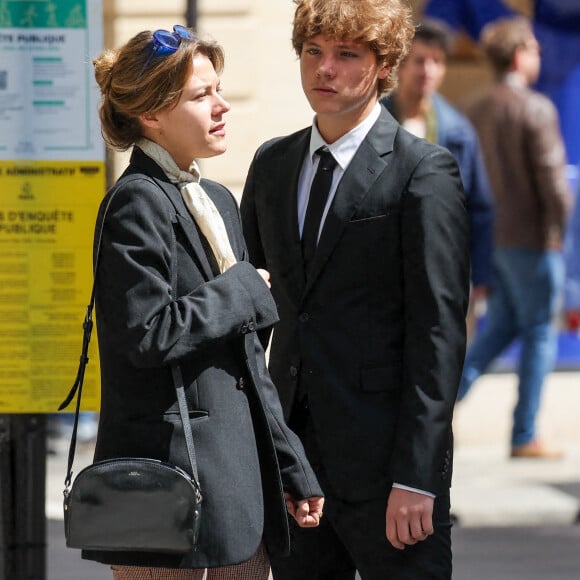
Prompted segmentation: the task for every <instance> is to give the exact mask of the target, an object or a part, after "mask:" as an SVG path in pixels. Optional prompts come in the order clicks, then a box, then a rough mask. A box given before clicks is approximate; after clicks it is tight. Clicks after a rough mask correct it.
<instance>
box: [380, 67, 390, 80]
mask: <svg viewBox="0 0 580 580" xmlns="http://www.w3.org/2000/svg"><path fill="white" fill-rule="evenodd" d="M391 68H392V67H390V66H387V65H384V66H383V67H382V68H381V69H379V73H378V75H377V76H378V77H379V78H380V79H381V80H383V79H386V78H387V77H388V76H389V75H390V74H391Z"/></svg>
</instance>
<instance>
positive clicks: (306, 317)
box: [298, 312, 310, 322]
mask: <svg viewBox="0 0 580 580" xmlns="http://www.w3.org/2000/svg"><path fill="white" fill-rule="evenodd" d="M309 318H310V316H309V314H308V312H301V313H300V314H299V315H298V320H299V321H300V322H308V320H309Z"/></svg>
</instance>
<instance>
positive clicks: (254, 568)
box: [111, 544, 272, 580]
mask: <svg viewBox="0 0 580 580" xmlns="http://www.w3.org/2000/svg"><path fill="white" fill-rule="evenodd" d="M111 569H112V571H113V580H272V574H271V572H270V560H269V559H268V554H266V549H265V548H264V546H263V545H262V544H260V547H259V548H258V551H257V552H256V553H255V554H254V555H253V556H252V557H251V558H250V559H249V560H248V561H246V562H242V563H241V564H234V565H233V566H222V567H220V568H195V569H193V568H143V567H141V566H112V567H111Z"/></svg>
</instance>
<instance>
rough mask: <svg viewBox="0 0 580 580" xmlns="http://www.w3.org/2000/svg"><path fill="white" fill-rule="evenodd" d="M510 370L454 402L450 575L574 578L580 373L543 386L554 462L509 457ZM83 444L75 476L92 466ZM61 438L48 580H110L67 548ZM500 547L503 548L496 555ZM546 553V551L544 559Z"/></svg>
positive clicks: (50, 503) (53, 458)
mask: <svg viewBox="0 0 580 580" xmlns="http://www.w3.org/2000/svg"><path fill="white" fill-rule="evenodd" d="M516 393H517V378H516V376H515V375H514V374H511V373H506V374H503V373H502V374H488V375H485V376H483V377H482V378H480V379H479V381H478V382H477V383H476V384H475V385H474V387H473V389H472V391H471V392H470V394H469V396H468V397H467V398H466V399H464V401H463V402H462V403H461V404H460V405H458V406H457V408H456V413H455V419H454V431H455V437H456V449H455V461H454V475H453V487H452V490H451V503H452V513H453V515H454V517H455V519H456V523H457V524H458V525H456V526H455V527H454V532H453V533H454V540H453V541H454V554H455V556H454V561H455V573H454V578H456V579H458V580H460V579H465V580H478V579H479V578H481V579H482V580H483V578H486V579H487V580H490V579H493V578H497V579H498V580H516V579H518V580H519V579H520V578H521V579H522V580H523V579H524V578H525V579H526V580H532V579H536V578H537V579H538V580H560V579H562V580H572V579H574V580H576V579H578V578H580V558H579V557H578V550H579V549H580V543H579V541H580V526H578V525H574V524H577V523H580V520H579V514H580V420H579V419H580V417H579V415H580V372H556V373H553V374H552V375H551V376H550V377H549V379H548V381H547V384H546V386H545V389H544V397H543V402H542V408H541V412H540V416H539V424H538V426H539V429H538V431H539V434H540V436H541V438H542V440H544V441H546V443H548V444H552V445H557V446H560V447H562V448H563V450H564V452H565V455H564V457H563V459H560V460H533V459H509V457H508V454H509V445H508V441H509V433H510V427H511V410H512V409H513V406H514V403H515V400H516ZM91 458H92V448H91V447H90V446H84V447H81V448H80V449H79V451H78V453H77V457H76V459H75V465H74V472H75V474H76V473H78V472H79V471H80V469H81V468H82V467H84V466H85V465H87V464H89V463H90V461H91ZM66 461H67V443H66V442H60V448H58V449H57V453H56V454H55V455H50V456H49V457H48V462H47V479H46V484H47V486H46V492H47V495H46V516H47V520H48V536H49V541H48V552H47V560H48V565H47V569H48V580H80V579H81V578H82V579H83V580H101V579H103V580H105V578H107V579H109V580H110V577H111V576H110V571H109V570H108V568H107V567H106V566H101V565H99V564H96V563H94V562H87V561H82V560H81V559H80V554H79V552H78V550H67V549H66V548H65V547H64V534H63V531H62V521H60V520H62V489H63V480H64V477H65V474H66ZM502 550H503V551H502ZM550 554H551V556H550Z"/></svg>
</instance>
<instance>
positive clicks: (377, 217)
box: [349, 211, 392, 225]
mask: <svg viewBox="0 0 580 580" xmlns="http://www.w3.org/2000/svg"><path fill="white" fill-rule="evenodd" d="M391 213H392V212H391V211H388V212H387V213H385V214H381V215H371V216H365V217H353V218H352V219H351V220H350V221H349V223H351V224H361V225H363V224H365V223H367V224H371V223H374V222H379V221H380V220H384V219H387V218H388V217H389V216H390V215H391Z"/></svg>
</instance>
